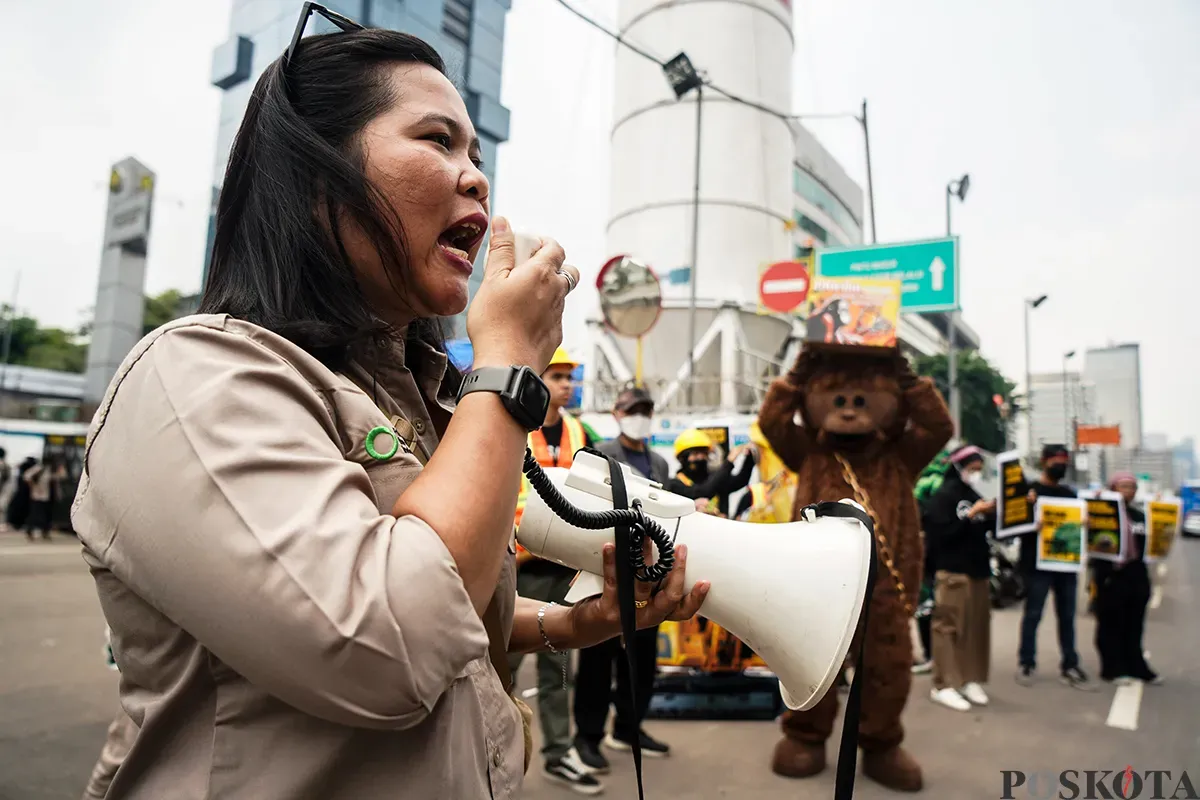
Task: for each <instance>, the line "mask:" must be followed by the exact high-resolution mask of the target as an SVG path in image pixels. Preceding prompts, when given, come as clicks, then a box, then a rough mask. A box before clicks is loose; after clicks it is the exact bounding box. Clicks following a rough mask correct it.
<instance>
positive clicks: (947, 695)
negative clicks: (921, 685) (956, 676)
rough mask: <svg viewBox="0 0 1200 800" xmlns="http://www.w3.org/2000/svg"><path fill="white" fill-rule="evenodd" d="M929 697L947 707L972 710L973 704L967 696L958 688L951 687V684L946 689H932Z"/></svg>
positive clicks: (956, 709) (957, 709)
mask: <svg viewBox="0 0 1200 800" xmlns="http://www.w3.org/2000/svg"><path fill="white" fill-rule="evenodd" d="M929 699H930V700H932V701H933V702H935V703H937V704H939V705H943V706H945V707H946V708H953V709H954V710H955V711H970V710H971V704H970V703H968V702H967V700H966V698H965V697H963V696H962V695H961V694H959V693H958V690H957V689H951V688H950V687H949V686H947V687H946V688H945V689H930V690H929Z"/></svg>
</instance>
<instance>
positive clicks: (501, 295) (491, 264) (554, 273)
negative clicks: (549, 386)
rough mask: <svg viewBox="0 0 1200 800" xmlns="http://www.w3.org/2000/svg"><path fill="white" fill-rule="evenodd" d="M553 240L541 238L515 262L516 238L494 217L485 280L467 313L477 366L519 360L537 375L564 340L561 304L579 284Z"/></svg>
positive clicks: (504, 224)
mask: <svg viewBox="0 0 1200 800" xmlns="http://www.w3.org/2000/svg"><path fill="white" fill-rule="evenodd" d="M565 258H566V254H565V253H564V252H563V249H562V248H561V247H560V246H559V245H558V242H555V241H554V240H553V239H542V241H541V244H540V245H539V246H538V247H537V248H536V249H535V250H534V253H533V255H532V256H531V257H530V259H529V260H528V261H526V262H524V263H522V264H517V263H516V238H515V237H514V236H513V232H512V229H511V228H510V227H509V225H508V221H507V220H505V219H504V218H503V217H496V218H495V219H494V220H493V221H492V235H491V240H490V242H489V244H488V255H487V265H486V266H485V267H484V272H483V282H482V283H481V284H480V285H479V291H478V292H476V294H475V299H474V301H473V302H472V303H471V308H470V311H468V312H467V336H468V337H469V338H470V339H471V345H472V346H473V347H474V349H475V366H476V367H485V366H492V367H495V366H507V365H510V364H523V365H527V366H529V367H531V368H532V369H533V370H534V372H537V373H538V374H541V372H542V370H544V369H545V368H546V365H547V364H548V363H549V362H550V359H551V357H553V355H554V350H555V348H556V347H558V346H559V344H561V343H562V314H563V303H564V301H565V300H566V297H567V293H568V291H569V290H570V289H571V288H573V287H574V286H575V285H576V284H578V283H579V270H577V269H575V268H574V267H572V266H570V265H569V264H564V263H563V262H564V259H565ZM568 276H569V280H568Z"/></svg>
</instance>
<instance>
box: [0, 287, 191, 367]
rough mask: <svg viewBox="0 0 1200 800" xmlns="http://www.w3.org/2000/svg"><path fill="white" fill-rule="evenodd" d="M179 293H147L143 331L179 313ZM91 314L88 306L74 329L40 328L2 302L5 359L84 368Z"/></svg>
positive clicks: (16, 362) (36, 323) (90, 327)
mask: <svg viewBox="0 0 1200 800" xmlns="http://www.w3.org/2000/svg"><path fill="white" fill-rule="evenodd" d="M181 297H182V296H181V295H180V293H179V292H178V291H177V290H175V289H168V290H167V291H165V292H163V293H162V294H159V295H155V296H147V297H146V301H145V310H144V312H143V315H142V331H143V334H145V333H149V332H150V331H152V330H154V329H155V328H157V327H159V326H160V325H162V324H164V323H166V322H169V321H171V320H172V319H174V318H175V317H176V316H178V310H179V305H180V300H181ZM91 317H92V313H91V311H90V310H89V311H88V313H87V319H86V320H85V321H84V322H83V323H82V324H81V325H80V326H79V327H78V328H77V329H74V330H70V329H65V328H43V327H41V325H39V324H38V321H37V320H36V319H34V318H33V317H29V316H25V315H23V314H17V315H15V316H14V315H13V310H12V307H11V306H4V307H3V319H4V322H3V323H0V326H2V327H0V329H2V330H3V333H0V336H3V337H5V338H9V333H8V327H9V326H10V325H11V329H12V333H11V337H10V338H9V341H8V361H7V362H6V363H9V364H17V365H20V366H25V367H41V368H42V369H53V370H60V371H62V372H83V371H84V369H85V368H86V367H87V348H88V345H87V340H88V337H90V336H91V333H92V319H91ZM2 341H3V339H0V342H2ZM0 346H2V345H0ZM2 358H3V354H2V353H0V359H2Z"/></svg>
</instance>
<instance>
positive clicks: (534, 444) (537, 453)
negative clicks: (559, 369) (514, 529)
mask: <svg viewBox="0 0 1200 800" xmlns="http://www.w3.org/2000/svg"><path fill="white" fill-rule="evenodd" d="M562 423H563V427H562V439H561V440H560V441H559V443H558V460H557V461H555V460H554V458H553V457H552V456H551V455H550V447H549V446H548V445H547V443H546V437H545V436H544V435H542V431H541V429H538V430H536V431H533V432H532V433H530V434H529V439H528V442H529V449H530V451H532V452H533V458H534V460H535V461H537V462H538V463H539V464H541V465H542V466H543V467H564V468H566V469H570V468H571V464H572V463H573V462H574V461H575V453H576V451H578V450H581V449H583V447H584V446H585V445H586V444H587V434H586V433H585V432H584V430H583V425H582V424H581V423H580V422H579V420H577V419H575V418H574V417H570V416H567V415H566V414H563V415H562ZM531 488H532V487H531V486H530V485H529V479H528V478H526V477H525V476H524V475H522V476H521V493H520V494H519V495H517V517H516V524H517V525H520V524H521V515H522V514H524V513H525V498H526V497H527V496H528V495H529V490H530V489H531Z"/></svg>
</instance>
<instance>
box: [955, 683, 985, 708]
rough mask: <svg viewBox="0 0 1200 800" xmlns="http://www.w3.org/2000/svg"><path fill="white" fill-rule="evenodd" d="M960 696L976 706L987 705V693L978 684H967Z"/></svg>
mask: <svg viewBox="0 0 1200 800" xmlns="http://www.w3.org/2000/svg"><path fill="white" fill-rule="evenodd" d="M961 691H962V696H963V697H965V698H967V700H969V701H971V703H973V704H974V705H977V706H986V705H987V704H988V696H987V693H986V692H984V691H983V687H982V686H980V685H979V684H978V683H968V684H967V685H966V686H964V687H962V690H961Z"/></svg>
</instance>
